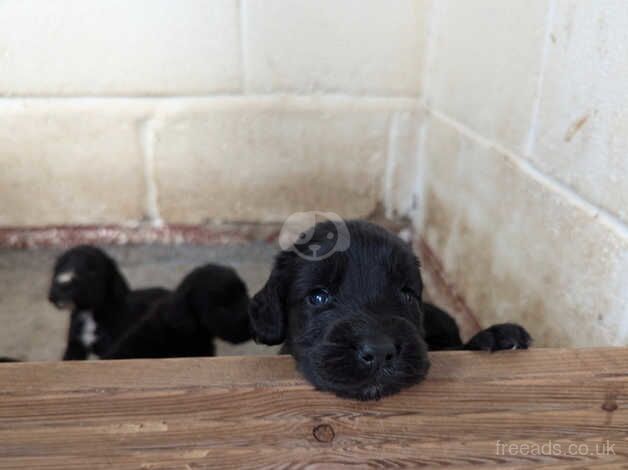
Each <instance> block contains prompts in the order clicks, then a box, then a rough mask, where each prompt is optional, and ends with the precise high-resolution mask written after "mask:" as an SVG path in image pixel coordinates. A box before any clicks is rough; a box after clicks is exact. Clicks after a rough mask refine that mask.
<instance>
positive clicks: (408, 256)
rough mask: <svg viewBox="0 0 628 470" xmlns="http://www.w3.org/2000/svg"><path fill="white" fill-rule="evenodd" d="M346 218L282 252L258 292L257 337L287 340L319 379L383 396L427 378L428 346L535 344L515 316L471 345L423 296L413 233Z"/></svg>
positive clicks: (354, 393) (344, 390) (324, 385)
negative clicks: (406, 238) (410, 241)
mask: <svg viewBox="0 0 628 470" xmlns="http://www.w3.org/2000/svg"><path fill="white" fill-rule="evenodd" d="M342 228H343V230H339V229H338V228H337V227H335V226H334V224H333V223H331V222H325V223H321V224H318V225H316V226H315V227H313V228H312V229H310V230H309V231H308V232H306V233H305V234H304V235H303V236H302V237H300V238H299V240H303V241H301V242H299V243H297V244H295V245H294V246H293V248H292V249H291V250H285V251H283V252H281V253H280V254H279V255H278V256H277V258H276V261H275V265H274V267H273V270H272V272H271V275H270V278H269V279H268V281H267V282H266V285H265V286H264V288H263V289H262V290H261V291H260V292H258V293H257V294H256V295H255V296H254V297H253V300H252V302H251V309H250V315H251V326H252V328H253V331H254V333H255V335H256V337H257V339H258V341H260V342H262V343H265V344H279V343H283V352H286V353H290V354H292V355H293V356H294V358H295V359H296V361H297V366H298V368H299V370H300V371H301V372H302V373H303V375H304V376H305V377H306V378H307V379H308V380H309V381H310V382H311V383H312V384H313V385H314V386H316V387H317V388H319V389H321V390H328V391H331V392H334V393H336V394H337V395H339V396H342V397H349V398H357V399H361V400H369V399H378V398H380V397H382V396H384V395H389V394H392V393H396V392H398V391H399V390H401V389H402V388H403V387H407V386H409V385H412V384H415V383H417V382H419V381H421V380H422V379H423V378H424V377H425V376H426V374H427V372H428V369H429V364H430V363H429V360H428V349H430V350H437V349H461V348H467V349H486V350H490V351H494V350H500V349H513V348H527V347H528V345H529V343H530V336H529V335H528V333H527V332H526V331H525V329H523V328H522V327H520V326H518V325H514V324H503V325H496V326H493V327H491V328H489V329H487V330H484V331H482V332H480V333H478V334H477V335H476V336H475V337H474V338H472V339H471V341H470V342H469V343H467V344H465V345H463V344H462V342H461V341H460V336H459V334H458V328H457V326H456V324H455V322H454V321H453V319H452V318H451V317H449V316H448V315H447V314H446V313H445V312H443V311H442V310H439V309H437V308H436V307H434V306H431V305H427V304H423V302H422V301H421V294H422V290H423V283H422V281H421V275H420V272H419V263H418V260H417V258H416V256H415V255H414V253H413V252H412V250H411V249H410V248H409V246H408V245H407V244H406V243H404V242H403V241H402V240H400V239H399V238H398V237H396V236H394V235H392V234H391V233H389V232H388V231H386V230H384V229H383V228H381V227H378V226H376V225H373V224H370V223H368V222H364V221H351V222H347V223H346V227H345V226H343V227H342ZM340 237H345V238H346V240H339V238H340ZM339 245H340V246H344V247H347V248H346V249H345V250H342V251H336V248H335V247H336V246H339Z"/></svg>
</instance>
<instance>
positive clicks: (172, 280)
mask: <svg viewBox="0 0 628 470" xmlns="http://www.w3.org/2000/svg"><path fill="white" fill-rule="evenodd" d="M103 248H104V249H105V251H107V252H108V253H109V254H110V255H111V256H113V257H114V258H115V259H116V260H117V262H118V264H119V265H120V267H121V269H122V271H123V273H124V275H125V276H126V277H127V279H128V281H129V283H130V284H131V286H132V287H133V288H140V287H148V286H163V287H167V288H173V287H175V286H176V285H177V284H178V282H179V281H180V280H181V278H182V277H183V276H184V275H185V274H187V273H188V272H189V271H191V270H192V269H193V268H194V267H196V266H199V265H202V264H205V263H209V262H212V263H220V264H225V265H230V266H232V267H233V268H235V269H236V270H237V271H238V272H239V273H240V275H241V276H242V278H243V279H244V281H245V282H246V283H247V285H248V287H249V292H250V293H255V292H257V290H258V289H259V288H261V286H262V285H263V283H264V282H265V281H266V279H267V277H268V273H269V272H270V267H271V264H272V259H273V256H274V254H275V253H276V251H277V245H276V244H268V243H262V242H254V243H250V244H246V245H243V244H239V245H216V246H191V245H180V246H172V245H144V246H107V247H103ZM62 251H63V250H62V249H59V248H54V249H51V248H41V249H32V250H11V249H0V286H2V288H1V291H0V322H1V323H0V324H1V325H2V327H1V329H0V356H12V357H17V358H20V359H24V360H31V361H35V360H36V361H48V360H57V359H59V358H60V357H61V355H62V353H63V348H64V346H65V335H66V329H67V327H68V321H69V315H68V313H67V312H66V311H59V310H56V309H55V308H54V307H53V306H52V305H51V304H49V303H48V301H47V299H46V295H47V289H48V285H49V283H50V276H51V272H52V266H53V264H54V261H55V258H56V257H57V256H58V255H59V254H60V253H61V252H62ZM276 351H277V348H271V347H268V346H262V345H256V344H254V343H253V342H249V343H245V344H243V345H238V346H234V345H230V344H227V343H221V342H219V344H218V354H219V355H232V354H275V352H276Z"/></svg>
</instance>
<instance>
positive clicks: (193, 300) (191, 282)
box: [167, 264, 250, 340]
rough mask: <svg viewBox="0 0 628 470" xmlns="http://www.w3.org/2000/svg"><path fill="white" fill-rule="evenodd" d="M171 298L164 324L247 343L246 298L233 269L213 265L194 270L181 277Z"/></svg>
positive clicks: (241, 284)
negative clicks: (245, 340) (240, 338)
mask: <svg viewBox="0 0 628 470" xmlns="http://www.w3.org/2000/svg"><path fill="white" fill-rule="evenodd" d="M172 297H173V299H172V303H171V306H170V308H169V311H168V314H167V320H168V322H169V324H170V325H171V326H173V327H175V328H177V329H178V330H180V331H187V332H190V333H193V332H197V333H198V332H202V334H204V335H207V336H208V337H211V336H218V337H220V338H223V339H227V340H231V335H233V336H234V337H239V336H240V335H244V336H245V338H244V339H250V333H249V328H248V316H247V311H248V304H249V296H248V293H247V289H246V285H245V284H244V282H243V281H242V279H240V277H239V276H238V274H237V273H236V272H235V271H234V270H233V269H231V268H229V267H226V266H220V265H216V264H207V265H205V266H201V267H199V268H196V269H194V270H193V271H192V272H190V273H189V274H188V275H187V276H185V278H184V279H183V281H181V283H180V284H179V286H178V287H177V288H176V290H175V292H174V294H173V296H172Z"/></svg>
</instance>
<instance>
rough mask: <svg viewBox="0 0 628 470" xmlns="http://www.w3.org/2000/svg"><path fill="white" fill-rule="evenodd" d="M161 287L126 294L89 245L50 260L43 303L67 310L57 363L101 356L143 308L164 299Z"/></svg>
mask: <svg viewBox="0 0 628 470" xmlns="http://www.w3.org/2000/svg"><path fill="white" fill-rule="evenodd" d="M167 294H168V291H167V290H166V289H162V288H149V289H138V290H133V291H132V290H131V289H130V288H129V285H128V283H127V281H126V280H125V278H124V276H123V275H122V273H121V272H120V270H119V269H118V266H117V265H116V263H115V261H114V260H113V259H112V258H110V257H109V256H108V255H107V254H106V253H105V252H104V251H102V250H100V249H99V248H96V247H94V246H89V245H81V246H77V247H74V248H72V249H70V250H68V251H66V252H65V253H63V254H62V255H61V256H60V257H59V258H58V259H57V261H56V263H55V266H54V271H53V275H52V282H51V285H50V291H49V293H48V299H49V300H50V302H51V303H53V304H54V305H55V306H56V307H57V308H59V309H67V310H70V311H71V316H70V327H69V330H68V337H67V345H66V349H65V353H64V355H63V360H83V359H87V358H88V357H89V355H90V354H94V355H96V356H102V355H103V354H104V353H105V352H106V351H107V350H108V349H109V348H110V347H111V345H112V344H113V342H114V341H116V340H117V339H118V338H119V337H120V336H121V335H122V333H123V332H124V331H126V330H127V329H128V328H129V327H130V326H131V325H132V324H134V323H135V322H137V321H138V320H139V319H140V318H141V317H142V316H143V315H144V314H145V313H146V312H147V311H148V308H149V306H150V305H151V304H152V303H153V302H155V301H157V300H159V299H160V298H162V297H164V296H166V295H167Z"/></svg>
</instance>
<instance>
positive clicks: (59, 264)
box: [48, 245, 129, 310]
mask: <svg viewBox="0 0 628 470" xmlns="http://www.w3.org/2000/svg"><path fill="white" fill-rule="evenodd" d="M128 291H129V287H128V285H127V283H126V281H125V280H124V278H123V277H122V274H121V273H120V271H119V270H118V267H117V266H116V263H115V261H113V260H112V259H111V258H110V257H109V256H108V255H107V254H106V253H105V252H103V251H102V250H100V249H98V248H96V247H93V246H89V245H81V246H77V247H74V248H72V249H70V250H68V251H66V252H65V253H63V254H62V255H61V256H60V257H59V258H58V259H57V261H56V263H55V266H54V270H53V274H52V281H51V283H50V291H49V293H48V299H49V300H50V302H52V303H53V304H54V305H55V306H56V307H57V308H60V309H65V308H69V309H74V308H76V309H85V310H91V309H97V308H99V307H101V306H103V305H105V304H106V303H110V304H115V303H120V302H122V301H123V300H124V297H125V296H126V294H127V293H128Z"/></svg>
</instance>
